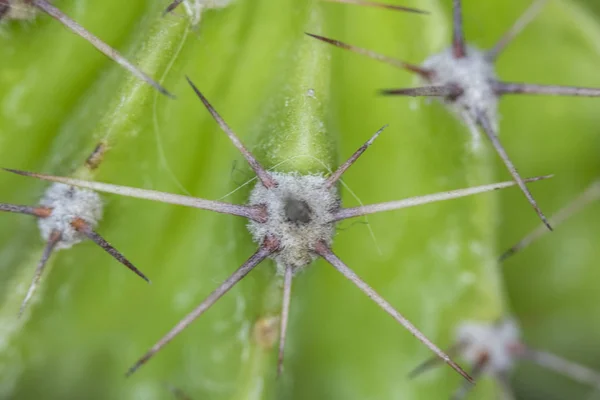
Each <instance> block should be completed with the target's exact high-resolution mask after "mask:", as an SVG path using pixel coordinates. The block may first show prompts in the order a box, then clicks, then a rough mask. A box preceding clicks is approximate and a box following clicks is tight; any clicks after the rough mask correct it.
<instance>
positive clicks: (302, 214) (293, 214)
mask: <svg viewBox="0 0 600 400" xmlns="http://www.w3.org/2000/svg"><path fill="white" fill-rule="evenodd" d="M283 207H284V212H285V216H286V218H287V220H288V221H290V222H293V223H296V224H308V223H309V222H310V221H311V220H312V209H311V208H310V206H309V205H308V203H306V201H304V200H299V199H294V198H291V197H289V198H287V199H286V200H285V205H284V206H283Z"/></svg>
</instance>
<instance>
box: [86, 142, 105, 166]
mask: <svg viewBox="0 0 600 400" xmlns="http://www.w3.org/2000/svg"><path fill="white" fill-rule="evenodd" d="M106 150H108V145H107V144H106V142H100V143H98V144H97V145H96V147H95V148H94V151H92V154H90V155H89V157H88V158H87V159H86V160H85V166H86V167H87V168H88V169H89V170H92V171H93V170H95V169H96V168H98V167H99V166H100V164H101V163H102V160H103V159H104V154H105V153H106Z"/></svg>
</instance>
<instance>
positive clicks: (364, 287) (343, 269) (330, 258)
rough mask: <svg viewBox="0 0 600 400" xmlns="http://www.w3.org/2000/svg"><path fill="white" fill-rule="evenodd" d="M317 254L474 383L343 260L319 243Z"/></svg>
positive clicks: (316, 248)
mask: <svg viewBox="0 0 600 400" xmlns="http://www.w3.org/2000/svg"><path fill="white" fill-rule="evenodd" d="M314 250H315V252H316V253H317V254H318V255H320V256H321V257H323V258H324V259H325V260H326V261H327V262H328V263H329V264H331V265H332V266H333V267H334V268H335V269H336V270H338V272H340V273H341V274H342V275H343V276H344V277H345V278H346V279H348V280H349V281H350V282H352V283H353V284H354V285H355V286H356V287H358V288H359V289H360V290H361V291H362V292H363V293H364V294H366V295H367V297H369V298H370V299H371V300H373V301H374V302H375V303H376V304H377V305H378V306H379V307H381V309H383V310H384V311H385V312H387V313H388V314H389V315H390V316H391V317H392V318H394V319H395V320H396V321H397V322H398V323H400V325H402V326H403V327H404V328H405V329H406V330H408V331H409V332H410V333H411V334H412V335H413V336H414V337H416V338H417V339H418V340H419V341H420V342H421V343H423V344H424V345H425V346H427V348H429V349H430V350H431V351H433V352H434V353H435V354H436V355H437V356H438V357H439V358H441V359H442V360H444V362H446V363H447V364H448V365H450V366H451V367H452V368H453V369H454V370H455V371H456V372H458V373H459V374H460V375H461V376H462V377H463V378H465V379H466V380H467V381H469V382H473V379H472V378H471V377H470V376H469V374H467V373H466V372H465V371H464V370H463V369H462V368H461V367H460V366H459V365H458V364H456V363H455V362H454V361H452V359H451V358H450V357H449V356H448V355H446V354H445V353H444V352H443V351H442V350H440V348H438V347H437V346H436V345H435V344H434V343H433V342H432V341H431V340H429V339H428V338H427V337H426V336H425V335H423V333H421V331H419V330H418V329H417V328H416V327H415V326H414V325H413V324H412V323H411V322H410V321H409V320H407V319H406V318H405V317H404V316H403V315H402V314H400V313H399V312H398V311H396V309H395V308H394V307H393V306H392V305H391V304H390V303H388V302H387V301H386V300H385V299H384V298H383V297H381V295H380V294H379V293H377V292H376V291H375V290H373V288H371V287H370V286H369V285H368V284H367V283H366V282H365V281H363V280H362V279H361V278H360V277H359V276H358V275H356V273H355V272H354V271H352V270H351V269H350V268H348V266H347V265H346V264H344V262H343V261H342V260H340V259H339V258H338V257H337V256H336V255H335V254H334V253H333V251H331V249H329V247H328V246H327V245H326V244H325V243H323V242H319V243H317V244H316V245H315V248H314Z"/></svg>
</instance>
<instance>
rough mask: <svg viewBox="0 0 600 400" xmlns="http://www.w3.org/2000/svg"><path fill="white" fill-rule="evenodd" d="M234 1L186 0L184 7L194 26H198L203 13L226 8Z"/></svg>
mask: <svg viewBox="0 0 600 400" xmlns="http://www.w3.org/2000/svg"><path fill="white" fill-rule="evenodd" d="M232 1H233V0H186V1H184V2H183V7H184V8H185V11H186V13H187V14H188V16H189V17H190V19H191V23H192V25H197V24H198V23H199V22H200V18H201V17H202V11H203V10H205V9H211V8H225V7H227V6H228V5H229V4H230V3H231V2H232Z"/></svg>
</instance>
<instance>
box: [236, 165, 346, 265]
mask: <svg viewBox="0 0 600 400" xmlns="http://www.w3.org/2000/svg"><path fill="white" fill-rule="evenodd" d="M271 175H272V176H273V178H274V179H275V181H276V182H277V183H278V185H277V187H275V188H271V189H267V188H265V187H264V186H263V184H262V183H260V182H259V183H258V184H257V185H256V186H255V187H254V189H253V190H252V193H251V194H250V200H249V204H250V205H259V204H263V205H265V206H266V208H267V215H268V219H267V222H265V223H260V222H256V221H251V222H250V223H249V224H248V230H249V231H250V233H251V234H252V237H253V238H254V241H255V242H257V243H261V242H262V241H263V239H264V238H265V237H266V236H273V237H274V238H277V239H278V240H279V241H280V243H281V244H280V250H279V251H278V252H277V253H275V254H273V256H272V258H273V259H274V260H275V261H276V263H277V272H278V273H280V274H283V273H284V271H285V266H287V265H290V266H292V267H293V268H294V270H298V269H300V268H302V267H304V266H306V265H308V264H310V263H311V262H312V261H313V260H314V259H315V258H316V257H317V255H316V254H315V253H314V250H313V249H314V246H315V244H316V243H318V242H320V241H322V242H325V243H326V244H327V245H331V243H332V241H333V235H334V234H335V222H332V221H333V216H334V213H335V211H337V210H338V209H339V208H340V204H341V203H340V197H339V195H338V192H337V189H336V188H335V185H334V187H332V188H327V187H326V186H325V183H326V179H325V178H324V177H323V176H322V175H300V174H297V173H289V174H288V173H278V172H272V173H271Z"/></svg>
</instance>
